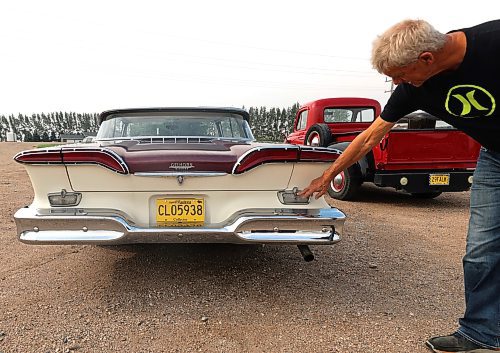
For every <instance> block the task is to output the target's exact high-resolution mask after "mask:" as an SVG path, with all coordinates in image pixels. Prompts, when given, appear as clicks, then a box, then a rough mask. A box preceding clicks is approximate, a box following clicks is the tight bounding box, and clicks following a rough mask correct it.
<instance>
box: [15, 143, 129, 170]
mask: <svg viewBox="0 0 500 353" xmlns="http://www.w3.org/2000/svg"><path fill="white" fill-rule="evenodd" d="M14 160H15V161H16V162H18V163H23V164H35V165H51V164H60V165H68V164H73V165H79V164H96V165H100V166H102V167H104V168H107V169H109V170H112V171H114V172H116V173H119V174H128V173H129V169H128V166H127V164H126V163H125V162H124V161H123V159H122V158H121V157H120V156H119V155H117V154H116V153H115V152H113V151H111V150H109V149H106V148H61V149H36V150H29V151H23V152H20V153H18V154H17V155H15V156H14Z"/></svg>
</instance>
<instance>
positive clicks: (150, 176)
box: [14, 108, 345, 260]
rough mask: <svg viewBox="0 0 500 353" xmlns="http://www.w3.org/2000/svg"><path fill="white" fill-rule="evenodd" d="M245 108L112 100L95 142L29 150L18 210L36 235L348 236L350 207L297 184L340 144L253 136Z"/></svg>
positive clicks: (318, 240)
mask: <svg viewBox="0 0 500 353" xmlns="http://www.w3.org/2000/svg"><path fill="white" fill-rule="evenodd" d="M248 120H249V115H248V113H247V112H246V111H244V110H241V109H236V108H148V109H122V110H112V111H106V112H104V113H102V114H101V115H100V129H99V133H98V135H97V137H96V138H95V141H94V142H93V143H91V144H73V145H64V146H55V147H51V148H44V149H35V150H28V151H23V152H20V153H19V154H17V155H16V156H15V157H14V159H15V160H16V161H17V162H19V163H22V164H24V165H25V167H26V170H27V172H28V174H29V176H30V178H31V182H32V184H33V189H34V193H35V195H34V200H33V203H32V204H31V205H30V206H26V207H24V208H22V209H20V210H18V211H17V212H16V214H15V216H14V218H15V220H16V224H17V230H18V235H19V239H20V240H21V241H22V242H24V243H29V244H98V245H116V244H133V243H279V244H296V245H299V249H300V250H301V252H302V255H303V256H304V258H305V259H306V260H312V258H313V255H312V253H311V252H310V251H309V248H308V247H307V245H309V244H314V245H320V244H333V243H335V242H337V241H339V240H340V235H341V233H342V228H343V224H344V219H345V216H344V214H343V213H342V212H341V211H339V210H337V209H336V208H332V207H330V206H329V205H328V204H327V203H326V201H325V200H324V199H323V198H320V199H318V200H316V199H314V198H308V199H306V198H301V197H298V196H297V190H300V189H302V188H304V187H305V186H307V185H308V184H309V182H310V181H311V180H312V179H313V178H315V177H317V176H318V175H320V174H321V172H322V171H323V170H325V169H326V168H327V167H328V165H329V164H330V163H331V161H333V160H335V159H336V158H337V157H338V155H339V152H338V151H335V150H331V149H326V148H321V147H310V146H294V145H289V144H269V143H268V144H263V143H256V142H254V138H253V135H252V132H251V130H250V127H249V124H248Z"/></svg>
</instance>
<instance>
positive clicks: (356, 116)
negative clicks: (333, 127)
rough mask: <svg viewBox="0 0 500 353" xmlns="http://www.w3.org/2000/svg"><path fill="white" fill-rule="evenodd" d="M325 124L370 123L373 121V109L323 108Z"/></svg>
mask: <svg viewBox="0 0 500 353" xmlns="http://www.w3.org/2000/svg"><path fill="white" fill-rule="evenodd" d="M323 118H324V121H325V123H371V122H372V121H373V120H375V109H373V108H371V107H367V108H362V107H352V108H351V107H347V108H325V110H324V113H323Z"/></svg>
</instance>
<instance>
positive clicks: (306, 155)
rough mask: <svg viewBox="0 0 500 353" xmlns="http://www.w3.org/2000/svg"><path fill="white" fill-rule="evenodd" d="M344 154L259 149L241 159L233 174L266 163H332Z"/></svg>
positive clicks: (304, 149)
mask: <svg viewBox="0 0 500 353" xmlns="http://www.w3.org/2000/svg"><path fill="white" fill-rule="evenodd" d="M341 153H342V152H340V151H338V150H334V149H328V148H323V147H304V146H300V147H299V146H276V147H257V148H254V149H252V150H250V151H248V152H247V153H245V154H244V155H243V156H241V157H240V159H239V160H238V162H237V163H236V164H235V166H234V168H233V174H241V173H243V172H246V171H248V170H250V169H252V168H255V167H257V166H259V165H261V164H265V163H286V162H293V163H296V162H320V163H321V162H322V163H327V162H332V161H334V160H336V159H337V158H338V156H339V155H340V154H341Z"/></svg>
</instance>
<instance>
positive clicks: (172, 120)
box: [97, 112, 253, 140]
mask: <svg viewBox="0 0 500 353" xmlns="http://www.w3.org/2000/svg"><path fill="white" fill-rule="evenodd" d="M173 136H175V137H177V136H183V137H208V138H225V139H244V140H253V135H252V132H251V130H250V126H249V125H248V122H247V121H246V120H245V119H243V117H242V116H241V115H238V114H231V113H207V112H164V113H154V114H151V113H147V114H138V113H128V114H124V115H111V116H110V117H108V119H107V120H105V121H103V122H102V124H101V126H100V128H99V132H98V134H97V139H98V140H103V139H119V138H136V137H137V138H139V137H173Z"/></svg>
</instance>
